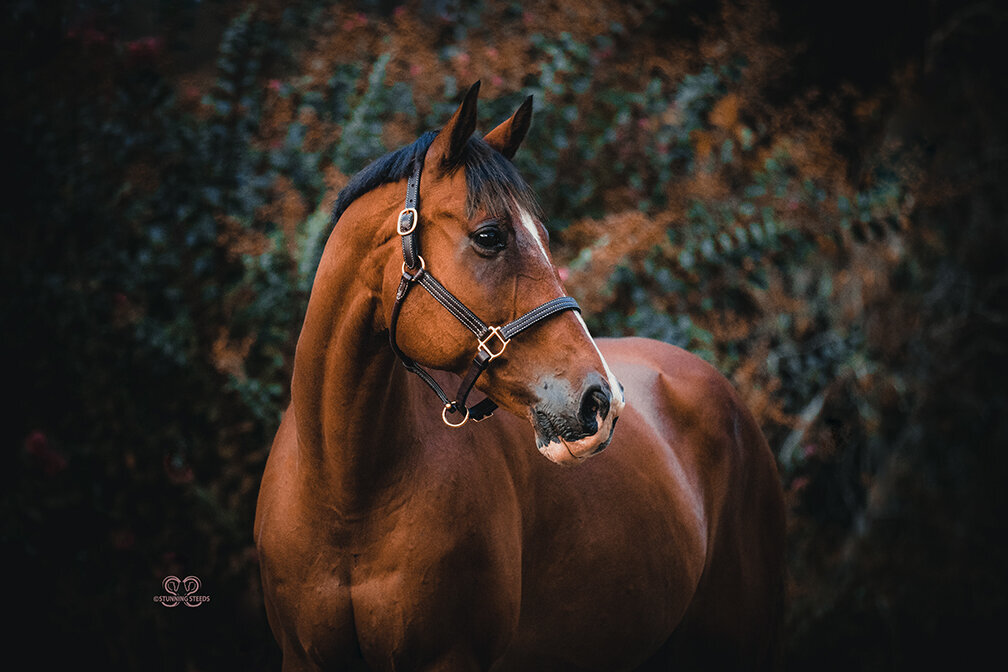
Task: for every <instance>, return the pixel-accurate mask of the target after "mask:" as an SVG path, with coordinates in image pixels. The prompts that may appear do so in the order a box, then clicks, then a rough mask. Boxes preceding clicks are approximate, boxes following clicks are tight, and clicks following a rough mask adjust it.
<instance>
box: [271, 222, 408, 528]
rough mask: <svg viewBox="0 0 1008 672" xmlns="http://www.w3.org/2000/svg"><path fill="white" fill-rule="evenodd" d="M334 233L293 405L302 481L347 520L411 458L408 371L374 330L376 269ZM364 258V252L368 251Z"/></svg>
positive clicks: (299, 358)
mask: <svg viewBox="0 0 1008 672" xmlns="http://www.w3.org/2000/svg"><path fill="white" fill-rule="evenodd" d="M348 237H349V236H348V234H345V233H343V232H339V231H337V232H334V234H333V235H332V236H331V238H330V240H329V242H328V243H327V245H326V250H325V252H324V254H323V258H322V261H321V263H320V264H319V269H318V272H317V274H316V278H315V284H314V287H313V288H312V293H311V297H310V298H309V302H308V310H307V313H306V315H305V321H304V325H303V327H302V330H301V336H300V338H299V339H298V345H297V351H296V354H295V357H294V376H293V380H292V384H291V395H292V400H293V405H294V413H295V417H296V420H297V435H298V456H299V462H298V463H299V467H300V468H299V478H300V479H301V480H302V483H303V484H305V485H307V486H308V487H309V488H310V489H311V490H313V491H314V492H315V495H316V496H319V497H323V498H325V499H327V500H329V504H330V505H331V507H333V508H335V509H337V510H340V511H343V512H345V513H348V514H351V513H353V512H355V511H360V510H363V509H365V508H366V507H368V506H370V505H373V504H374V500H375V498H376V497H378V496H379V495H380V494H381V492H382V491H384V490H387V487H388V485H389V484H391V483H393V482H395V478H394V472H395V471H396V469H397V468H398V467H400V466H401V465H402V464H404V460H405V458H406V457H407V456H406V455H405V453H404V452H403V451H402V450H400V448H401V447H404V446H410V445H413V444H414V442H412V441H408V440H406V439H407V438H408V437H405V436H403V433H404V432H408V427H407V425H408V423H401V422H397V421H396V418H397V417H400V418H401V417H403V414H404V413H405V412H407V411H408V409H409V399H408V397H407V395H406V389H407V385H405V381H404V380H403V379H404V377H405V371H404V370H403V368H402V367H401V366H398V365H397V361H396V359H395V356H394V354H393V353H392V351H391V349H390V348H389V346H388V341H387V340H386V339H387V336H386V334H385V333H384V332H382V331H380V330H379V329H377V328H376V325H375V322H376V320H375V313H376V311H377V310H380V302H379V300H378V296H377V292H376V291H375V290H370V289H368V288H370V287H380V286H381V277H380V274H381V268H382V264H381V263H380V262H379V261H378V257H377V255H355V254H354V251H355V250H358V249H361V248H360V247H358V245H357V244H356V243H359V242H360V241H356V242H355V241H353V240H348V239H347V238H348ZM364 249H368V248H364Z"/></svg>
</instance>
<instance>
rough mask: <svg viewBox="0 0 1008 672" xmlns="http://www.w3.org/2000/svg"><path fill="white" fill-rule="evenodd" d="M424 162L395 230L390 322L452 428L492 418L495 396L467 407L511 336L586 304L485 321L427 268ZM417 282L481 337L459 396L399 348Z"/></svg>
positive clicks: (569, 301) (559, 302)
mask: <svg viewBox="0 0 1008 672" xmlns="http://www.w3.org/2000/svg"><path fill="white" fill-rule="evenodd" d="M423 162H424V156H423V155H420V156H418V157H417V158H416V159H415V160H414V164H413V173H412V174H411V175H410V177H409V180H408V181H407V183H406V202H405V205H404V207H403V210H402V212H400V213H399V217H398V219H397V221H396V231H397V232H398V234H399V237H400V238H401V240H402V251H403V268H402V280H400V281H399V289H398V290H397V291H396V299H395V303H394V304H393V305H392V315H391V319H390V324H389V344H390V345H391V346H392V350H393V352H395V354H396V356H397V357H399V359H400V361H402V363H403V365H404V366H405V367H406V369H407V370H408V371H411V372H412V373H415V374H416V375H417V376H418V377H419V378H420V379H421V380H422V381H424V383H426V384H427V386H428V387H430V388H431V389H432V390H433V391H434V393H435V394H437V396H438V398H439V399H441V403H443V404H444V409H443V410H442V411H441V419H442V420H444V422H445V424H446V425H448V426H450V427H461V426H462V425H464V424H465V423H466V422H467V421H468V420H473V421H474V422H479V421H480V420H484V419H486V418H488V417H490V416H491V415H492V414H493V412H494V410H496V408H497V404H495V403H494V402H493V401H491V400H490V399H484V400H483V401H481V402H479V403H478V404H476V405H475V406H473V407H471V408H469V407H467V406H466V399H467V398H468V397H469V393H470V392H471V391H472V388H473V386H475V385H476V381H477V379H478V378H479V377H480V374H482V373H483V372H484V371H486V369H487V367H488V366H490V362H492V361H493V360H495V359H497V358H498V357H500V356H501V355H502V354H504V350H505V349H506V348H507V346H508V343H509V342H510V341H511V339H512V338H514V337H515V336H517V335H518V334H520V333H521V332H523V331H525V330H526V329H528V328H530V327H532V326H534V325H536V324H538V323H539V322H542V321H543V320H545V319H547V318H550V317H552V316H553V315H556V314H558V313H562V312H564V311H567V310H576V311H578V312H580V310H581V308H580V306H578V303H577V301H575V300H574V299H573V298H571V297H569V296H561V297H558V298H556V299H553V300H551V301H547V302H546V303H544V304H542V305H541V306H538V307H537V308H533V309H532V310H530V311H529V312H527V313H525V314H524V315H522V316H521V317H519V318H517V319H515V320H512V321H511V322H508V323H507V324H505V325H503V326H499V327H492V326H487V324H486V323H484V322H483V320H481V319H480V318H479V317H478V316H477V315H476V314H475V313H473V312H472V311H471V310H469V308H468V307H467V306H466V305H465V304H464V303H462V302H461V301H459V300H458V298H456V297H455V295H454V294H452V293H451V292H449V291H448V290H447V289H446V288H445V286H444V285H442V284H441V283H440V282H438V281H437V279H436V278H435V277H434V276H433V275H431V274H430V272H429V271H428V270H427V264H426V262H425V261H424V258H423V257H422V256H420V238H419V236H418V235H417V233H418V232H417V227H418V226H419V224H420V215H419V212H418V208H419V196H420V173H421V172H422V170H423ZM415 284H416V285H420V286H421V287H423V288H424V289H425V290H427V292H428V293H429V294H430V295H431V296H433V297H434V298H435V299H436V300H437V302H438V303H440V304H441V305H442V306H444V307H445V309H446V310H448V312H450V313H451V314H452V315H454V316H455V319H457V320H458V321H459V322H461V323H462V324H463V326H465V327H466V328H467V329H468V330H469V331H471V332H472V333H473V334H474V335H475V336H476V339H477V341H478V344H477V346H476V354H475V355H474V356H473V361H472V364H470V366H469V370H468V371H467V372H466V375H465V376H464V377H463V378H462V382H461V383H460V385H459V388H458V391H457V392H456V393H455V398H454V399H450V398H449V397H448V394H447V393H446V392H445V391H444V389H443V388H442V387H441V385H439V384H438V382H437V381H436V380H434V377H433V376H431V374H430V373H429V372H428V371H426V370H425V369H424V368H423V367H422V366H420V365H419V364H417V363H416V361H414V360H413V359H411V358H410V357H408V356H407V355H406V354H405V353H404V352H403V351H402V350H401V349H400V348H399V345H398V342H397V339H396V331H397V327H398V323H399V313H400V311H401V310H402V305H403V303H404V302H405V300H406V296H407V295H408V294H409V290H410V288H411V287H413V285H415ZM449 413H451V414H458V413H461V414H462V419H461V420H460V421H458V422H452V421H450V420H449V419H448V414H449Z"/></svg>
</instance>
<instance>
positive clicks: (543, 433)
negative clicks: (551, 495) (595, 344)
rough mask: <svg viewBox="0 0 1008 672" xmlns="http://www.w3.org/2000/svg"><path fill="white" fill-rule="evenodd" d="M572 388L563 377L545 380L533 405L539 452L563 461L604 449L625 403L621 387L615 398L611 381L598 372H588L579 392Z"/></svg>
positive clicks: (574, 460) (573, 461)
mask: <svg viewBox="0 0 1008 672" xmlns="http://www.w3.org/2000/svg"><path fill="white" fill-rule="evenodd" d="M617 384H618V383H617ZM569 389H570V386H569V385H567V384H565V383H564V382H563V381H560V380H556V379H554V380H552V381H545V382H543V383H542V385H541V395H540V400H539V402H538V403H537V404H536V405H535V406H534V407H533V408H532V409H531V421H532V426H533V427H534V428H535V433H536V446H537V447H538V448H539V452H540V453H542V454H543V455H545V456H546V457H547V458H549V459H550V460H552V461H553V462H556V463H557V464H563V465H573V464H578V463H580V462H582V461H583V460H585V459H587V458H589V457H591V456H592V455H597V454H598V453H601V452H602V451H603V450H605V449H606V447H607V446H608V445H609V442H610V441H611V440H612V435H613V430H614V429H615V427H616V421H617V419H618V418H619V414H620V412H621V411H622V410H623V405H624V401H623V393H622V389H620V390H617V392H616V397H615V398H614V396H613V390H612V388H611V387H610V385H609V382H608V381H607V380H606V379H604V378H603V377H602V376H600V375H598V374H597V373H592V374H589V376H588V377H587V378H586V380H585V383H584V385H583V386H582V387H581V389H580V390H579V392H578V393H577V394H570V393H569Z"/></svg>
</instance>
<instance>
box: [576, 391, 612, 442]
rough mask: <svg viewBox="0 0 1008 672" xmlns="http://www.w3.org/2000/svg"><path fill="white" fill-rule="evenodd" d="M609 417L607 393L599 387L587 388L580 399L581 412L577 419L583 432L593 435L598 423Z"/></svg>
mask: <svg viewBox="0 0 1008 672" xmlns="http://www.w3.org/2000/svg"><path fill="white" fill-rule="evenodd" d="M608 415H609V393H608V392H607V391H606V390H604V389H602V387H601V386H599V385H593V386H591V387H589V388H588V389H587V390H586V391H585V393H584V396H583V397H581V410H580V412H579V413H578V418H579V419H580V420H581V425H582V426H583V427H584V428H585V430H587V431H589V432H590V433H592V434H594V433H595V432H596V431H598V423H599V421H601V420H605V419H606V416H608Z"/></svg>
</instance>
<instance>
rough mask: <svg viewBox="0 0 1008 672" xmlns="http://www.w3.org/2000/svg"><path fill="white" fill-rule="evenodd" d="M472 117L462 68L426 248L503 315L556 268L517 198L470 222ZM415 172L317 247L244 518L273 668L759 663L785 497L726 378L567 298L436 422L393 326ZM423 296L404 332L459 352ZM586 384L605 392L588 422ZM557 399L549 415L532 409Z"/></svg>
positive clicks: (457, 360) (350, 214)
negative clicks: (456, 422) (472, 407)
mask: <svg viewBox="0 0 1008 672" xmlns="http://www.w3.org/2000/svg"><path fill="white" fill-rule="evenodd" d="M470 104H471V107H470V108H467V105H470ZM524 107H525V106H523V108H524ZM526 112H527V110H526ZM474 124H475V93H474V91H473V90H471V91H470V93H469V95H468V96H467V98H466V102H464V103H463V105H462V106H461V107H460V108H459V111H458V112H456V115H455V116H454V117H453V118H452V120H451V121H450V122H449V124H448V125H447V126H446V127H445V129H442V131H441V132H440V133H439V134H438V136H437V138H435V139H434V140H433V142H432V144H431V145H430V149H429V150H428V152H427V158H426V160H425V161H426V166H427V167H425V168H424V171H425V172H424V183H423V189H422V193H423V198H424V201H423V204H422V206H421V208H420V212H421V217H423V218H424V219H425V222H430V225H429V229H428V231H429V232H425V234H424V235H425V239H424V251H425V256H426V258H427V259H426V263H427V265H428V267H429V268H436V269H437V273H438V276H439V278H440V279H441V280H442V282H443V283H444V284H445V286H448V287H450V288H451V289H452V291H453V292H456V293H457V294H458V296H459V298H460V299H461V300H463V301H465V302H466V304H467V305H469V306H471V307H472V309H473V310H474V311H475V312H477V313H478V314H481V315H486V316H487V320H488V321H490V320H493V321H494V322H493V323H501V322H504V321H506V320H507V319H513V317H514V316H515V315H517V314H521V313H522V312H523V311H525V310H528V309H529V308H530V307H531V306H534V305H538V304H540V303H542V302H543V301H544V300H547V299H549V298H553V297H554V296H556V295H557V293H558V292H562V288H560V286H559V281H558V279H557V277H556V273H555V271H554V270H553V269H552V265H551V263H550V262H549V261H548V259H546V258H545V255H540V256H537V255H538V254H539V253H538V252H537V251H536V250H537V249H539V250H540V251H541V250H542V247H543V238H537V236H544V233H543V231H542V230H541V226H540V225H538V223H536V226H528V225H523V224H522V222H524V221H525V220H526V219H527V216H526V215H527V213H523V214H522V215H521V216H520V217H515V218H514V219H512V220H510V221H507V222H505V223H504V224H503V225H501V224H499V223H494V224H493V225H494V226H495V227H500V228H502V229H503V230H504V232H505V233H506V235H507V240H508V245H507V246H506V249H502V250H500V251H498V252H497V253H496V254H495V255H493V256H490V255H487V254H484V252H486V251H487V250H484V249H482V248H479V247H478V246H475V243H470V239H472V240H473V241H476V240H477V239H479V240H482V239H481V238H479V236H478V233H479V231H481V230H482V229H481V228H480V227H485V226H486V222H487V221H491V220H493V218H490V219H488V213H486V212H484V211H481V210H480V208H475V210H476V211H475V212H470V211H472V210H473V208H472V207H471V203H468V202H467V188H466V184H465V173H466V170H468V168H462V169H458V170H451V169H448V168H445V166H450V165H451V161H452V160H457V156H454V155H457V154H458V153H459V152H464V151H465V150H464V149H460V147H466V146H471V143H472V142H474V140H470V139H469V135H471V132H472V131H471V126H472V125H474ZM522 126H524V128H527V118H525V119H523V118H522V110H519V112H518V113H516V115H515V117H512V119H510V120H508V121H507V122H505V123H504V124H502V125H501V127H499V128H498V129H496V130H495V131H494V132H493V133H491V134H490V135H488V136H487V138H486V140H487V142H488V143H492V144H491V145H490V146H491V147H493V148H494V149H495V150H497V151H500V152H501V153H502V154H503V155H504V156H507V157H510V155H511V154H513V149H514V148H516V147H517V143H518V142H520V140H521V137H520V136H523V135H524V129H523V128H522ZM466 131H468V132H466ZM458 137H461V145H460V144H459V141H458V140H457V138H458ZM466 143H469V144H468V145H467V144H466ZM494 160H497V159H494ZM403 193H405V187H404V182H403V181H391V182H389V183H387V184H380V185H378V186H376V187H375V188H374V189H371V190H369V191H368V192H367V193H366V194H364V195H361V196H360V197H358V198H357V199H356V200H354V202H352V203H350V204H349V205H348V206H347V207H346V209H345V211H344V212H343V213H342V216H341V217H340V221H339V222H338V224H337V226H336V228H335V229H334V231H333V234H332V236H331V237H330V240H329V242H328V243H327V246H326V249H325V252H324V254H323V258H322V262H321V263H320V266H319V270H318V274H317V276H316V280H315V286H314V288H313V291H312V295H311V298H310V302H309V308H308V312H307V315H306V318H305V323H304V327H303V329H302V333H301V336H300V339H299V342H298V348H297V354H296V357H295V373H294V380H293V383H292V402H291V405H290V408H289V409H288V411H287V413H286V414H285V416H284V419H283V422H282V424H281V426H280V429H279V431H278V432H277V436H276V439H275V441H274V444H273V448H272V451H271V454H270V457H269V461H268V464H267V467H266V472H265V474H264V477H263V482H262V487H261V490H260V495H259V502H258V508H257V513H256V522H255V539H256V544H257V546H258V549H259V557H260V563H261V571H262V580H263V589H264V595H265V599H266V608H267V614H268V616H269V621H270V624H271V627H272V629H273V632H274V634H275V636H276V638H277V640H278V642H279V644H280V646H281V648H282V649H283V654H284V669H285V670H309V669H311V670H315V669H333V670H353V669H382V670H384V669H389V670H391V669H396V670H463V669H465V670H469V669H473V670H475V669H494V670H567V669H570V670H624V669H635V668H644V669H673V668H674V669H682V668H699V669H762V668H765V667H767V666H768V664H769V663H770V661H771V655H772V650H773V644H774V641H775V636H776V635H775V632H776V625H777V622H778V620H779V618H780V608H781V603H780V602H781V600H780V597H781V593H782V581H783V576H782V564H783V556H782V554H783V541H784V540H783V534H784V532H783V529H784V524H783V505H782V496H781V491H780V485H779V481H778V476H777V472H776V467H775V463H774V459H773V456H772V455H771V453H770V451H769V449H768V447H767V445H766V442H765V440H764V439H763V436H762V434H761V433H760V430H759V428H758V427H757V425H756V423H755V421H754V419H753V417H752V416H751V414H750V413H749V412H748V411H747V409H746V408H745V407H744V406H743V404H742V403H741V402H740V400H739V399H738V397H737V395H736V394H735V393H734V391H733V390H732V389H731V386H730V385H729V384H728V383H727V381H725V379H724V378H723V377H722V376H720V375H719V374H718V373H717V372H716V371H715V370H714V369H713V368H712V367H710V366H709V365H707V364H706V363H704V362H703V361H702V360H700V359H698V358H697V357H695V356H693V355H690V354H688V353H686V352H684V351H682V350H680V349H678V348H675V347H672V346H669V345H665V344H662V343H658V342H654V341H649V340H644V339H616V340H600V341H599V342H598V343H597V348H596V344H595V343H594V342H593V341H592V340H591V338H590V336H588V334H587V331H586V330H585V329H584V327H583V324H584V323H583V321H581V320H580V318H579V317H578V316H577V315H576V314H573V313H566V314H564V315H560V316H557V317H554V318H551V319H550V320H549V321H548V322H544V323H543V324H542V325H541V326H540V327H537V328H536V329H535V330H534V331H530V332H528V334H522V335H520V336H517V337H515V339H514V342H513V343H512V344H511V345H509V347H508V351H507V356H506V357H502V362H501V364H500V365H499V366H498V364H496V363H495V364H494V366H493V367H492V368H491V369H490V370H489V371H488V372H487V374H485V377H484V378H483V379H482V380H481V382H480V385H479V387H480V389H482V390H483V391H484V392H485V393H487V394H489V395H490V396H492V397H493V398H494V399H495V401H497V402H498V403H500V404H501V405H502V406H503V407H504V408H505V409H506V411H498V412H497V413H496V414H495V415H494V416H493V417H491V418H490V419H488V420H486V421H484V422H482V423H480V424H478V425H474V424H473V423H469V424H466V425H465V426H463V427H461V428H459V429H451V428H449V427H446V426H445V425H444V423H443V422H442V419H441V417H440V410H441V409H440V408H439V406H438V404H437V403H436V399H434V400H432V398H431V394H430V392H429V390H428V389H427V388H426V387H425V386H424V385H423V384H422V383H421V382H420V380H419V379H417V378H416V377H413V376H411V375H410V374H409V373H408V372H407V371H405V369H403V368H402V366H400V365H399V363H398V361H397V360H396V359H395V357H394V355H393V353H392V352H391V349H390V348H389V346H388V342H387V340H386V339H387V325H388V311H389V305H390V302H391V296H392V295H394V293H395V286H396V284H397V282H398V279H399V275H400V272H401V269H400V268H399V267H400V265H401V263H400V262H401V257H400V256H399V255H398V240H397V238H396V236H395V235H394V233H395V223H394V222H395V218H396V213H397V212H398V209H399V208H401V199H402V194H403ZM493 221H494V222H496V220H493ZM526 224H527V223H526ZM389 231H391V232H392V235H389ZM467 232H468V234H469V235H468V236H467V235H466V233H467ZM474 232H475V233H474ZM474 246H475V247H474ZM473 250H475V253H474V252H473ZM540 257H542V258H540ZM491 290H492V291H491ZM410 301H411V302H412V303H407V304H406V305H407V307H408V310H406V311H405V313H404V316H403V323H402V326H401V329H402V332H403V336H402V338H401V340H400V346H401V347H402V348H403V349H404V350H407V351H408V352H409V354H410V356H411V357H415V358H416V359H417V360H418V361H421V362H422V363H424V364H425V365H428V366H431V367H434V368H438V369H442V370H447V371H453V372H457V373H459V372H461V371H464V369H465V365H466V362H467V359H468V358H469V357H471V356H472V349H473V344H472V338H471V336H469V335H468V334H467V332H465V331H464V330H462V329H459V326H458V325H457V324H453V320H452V319H451V318H450V317H446V316H445V313H444V311H443V309H441V308H440V306H438V305H437V304H436V303H435V302H434V301H433V300H432V299H431V298H430V297H428V296H426V295H424V294H422V293H421V294H418V295H417V297H416V298H411V299H410ZM612 374H615V378H616V379H618V380H619V381H620V383H622V386H623V388H624V390H623V391H620V390H619V389H616V388H617V386H618V384H613V383H615V380H614V379H613V375H612ZM444 375H445V376H450V374H444ZM585 381H594V382H592V383H591V385H592V389H594V390H595V391H596V392H595V393H596V394H598V390H599V389H602V391H603V393H604V394H605V395H606V396H607V405H606V407H607V408H609V409H610V410H609V411H608V414H606V413H602V414H600V415H599V417H598V418H596V419H597V420H599V422H598V423H596V424H591V423H588V422H587V421H585V427H588V429H583V430H582V431H574V430H573V429H569V428H567V425H568V424H570V423H569V422H568V420H569V419H570V418H574V420H570V422H573V423H575V424H576V423H577V422H578V420H577V418H578V417H580V416H578V415H577V411H578V408H581V409H583V408H584V399H585V398H586V396H585V395H586V392H585V388H586V386H587V385H588V383H586V382H585ZM600 381H601V382H600ZM557 390H560V391H559V392H558V391H557ZM624 399H625V404H624ZM579 404H580V406H579ZM567 407H569V409H568V410H565V409H567ZM544 408H545V409H548V414H555V415H556V416H557V417H560V416H562V417H561V419H560V420H553V421H552V422H546V423H545V424H544V423H543V421H542V420H541V417H542V416H543V414H544V413H546V411H543V410H542V409H544ZM537 409H538V410H539V413H538V415H537V413H536V410H537ZM507 411H510V412H507ZM564 413H567V415H564ZM582 415H583V414H582ZM603 416H604V417H603ZM617 416H619V417H620V420H621V421H620V422H619V429H618V430H616V431H615V432H613V431H612V426H613V425H615V421H616V417H617ZM564 418H567V419H568V420H564ZM530 420H531V423H530ZM582 420H584V418H582ZM565 423H566V424H565ZM560 426H563V427H564V428H565V429H563V430H560V429H556V428H557V427H560ZM553 429H556V431H555V432H553V434H550V432H551V431H552V430H553ZM593 430H597V431H595V433H594V434H592V433H591V432H592V431H593ZM544 432H545V433H546V434H547V435H546V436H544ZM586 434H587V435H586ZM610 435H611V437H612V439H611V444H609V447H608V449H607V450H606V451H605V452H604V453H600V454H598V455H596V456H594V457H592V458H591V459H586V458H587V457H588V456H589V455H592V454H594V453H595V452H596V451H598V450H600V449H601V448H603V447H605V446H606V444H607V443H608V442H609V437H610ZM582 437H583V438H582ZM537 443H538V444H539V446H540V451H539V452H542V453H543V454H542V455H541V454H539V452H537V451H535V450H532V447H533V446H534V445H536V444H537ZM558 451H559V452H558ZM543 455H545V456H546V457H549V458H550V459H544V457H543ZM550 460H554V461H559V462H564V463H577V464H576V466H575V467H573V468H564V467H562V466H558V465H557V464H554V462H553V461H550Z"/></svg>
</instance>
